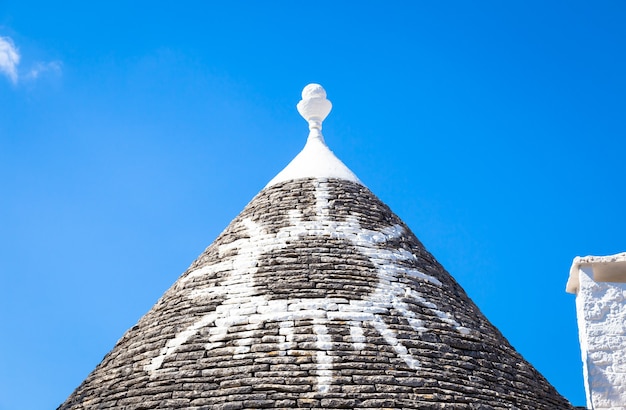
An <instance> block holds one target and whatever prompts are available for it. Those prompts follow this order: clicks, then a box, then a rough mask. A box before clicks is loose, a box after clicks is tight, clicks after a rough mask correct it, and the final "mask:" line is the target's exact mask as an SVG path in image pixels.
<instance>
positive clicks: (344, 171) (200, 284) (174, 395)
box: [60, 84, 571, 410]
mask: <svg viewBox="0 0 626 410" xmlns="http://www.w3.org/2000/svg"><path fill="white" fill-rule="evenodd" d="M330 108H331V105H330V101H328V100H327V99H326V93H325V91H324V89H323V88H321V87H320V86H319V85H315V84H311V85H309V86H307V87H306V88H305V90H304V91H303V100H302V101H301V102H300V104H298V110H299V111H300V113H301V114H302V115H303V116H304V117H305V119H306V120H307V121H308V122H309V128H310V135H309V139H308V141H307V144H306V146H305V148H304V149H303V151H302V152H301V153H300V154H298V156H297V157H296V158H294V160H293V161H292V162H291V163H290V164H289V165H288V166H287V167H286V168H285V169H284V170H283V171H282V172H281V173H280V174H278V175H277V176H276V177H275V178H274V179H273V180H272V181H270V183H269V184H268V185H267V186H266V187H265V188H264V189H263V190H262V191H261V192H260V193H259V194H258V195H257V196H256V197H255V198H254V199H252V201H251V202H250V203H249V204H248V205H247V206H246V207H245V209H244V210H243V211H242V212H241V214H239V216H237V217H236V218H235V219H234V220H233V221H232V222H231V223H230V225H228V227H227V228H226V230H225V231H224V232H223V233H222V234H221V235H220V236H219V237H218V238H217V239H216V240H215V241H214V242H213V243H212V244H211V245H210V246H209V247H208V248H207V249H206V250H205V251H204V252H203V253H202V254H201V255H200V257H199V258H198V259H197V260H196V261H195V262H193V263H192V264H191V266H190V267H189V269H188V270H187V271H186V272H184V273H183V274H182V276H181V277H180V278H179V279H178V280H177V281H176V283H174V285H173V286H172V287H171V288H170V289H169V290H168V291H167V292H165V294H164V295H163V297H162V298H161V299H160V300H159V301H158V302H157V304H156V305H155V306H154V307H153V308H152V309H151V310H150V311H149V312H148V313H147V314H146V315H145V316H144V317H143V318H141V320H140V321H139V322H138V323H137V324H136V325H135V326H133V327H132V328H131V329H130V330H128V331H127V332H126V334H125V335H124V336H123V337H122V338H121V339H120V340H119V341H118V343H117V344H116V345H115V347H114V348H113V350H112V351H111V352H110V353H109V354H108V355H107V356H106V357H105V358H104V359H103V360H102V362H101V363H100V364H99V365H98V366H97V367H96V369H95V370H94V371H93V372H92V373H91V374H90V375H89V376H88V377H87V379H86V380H85V381H84V382H83V383H82V384H81V385H80V386H79V387H78V388H77V389H76V390H75V391H74V393H73V394H72V395H71V396H70V397H69V398H68V399H67V401H66V402H65V403H63V404H62V405H61V406H60V409H104V408H119V409H156V408H181V409H182V408H185V409H252V408H320V409H321V408H323V409H340V408H341V409H345V408H351V409H381V408H386V409H418V408H421V409H437V408H441V409H533V410H536V409H546V410H555V409H570V408H571V406H570V404H569V403H568V402H567V401H566V400H565V399H564V398H563V397H561V396H560V395H559V394H558V393H557V392H556V391H555V389H554V388H553V387H552V386H551V385H550V384H549V383H548V382H547V381H546V380H545V379H544V378H543V377H542V376H541V375H540V374H539V373H538V372H537V371H536V370H535V369H534V368H533V367H532V366H531V365H530V364H529V363H528V362H526V361H525V360H524V359H523V358H522V357H521V356H520V354H519V353H517V352H516V351H515V350H514V349H513V348H512V347H511V346H510V344H509V343H508V342H507V341H506V339H505V338H504V337H503V336H502V335H501V334H500V332H499V331H498V330H497V329H496V328H495V327H494V326H493V325H491V324H490V323H489V322H488V321H487V319H486V318H485V317H484V316H483V315H482V314H481V312H480V311H479V309H478V308H477V307H476V306H475V305H474V303H473V302H472V301H471V300H470V299H469V298H468V296H467V295H466V294H465V292H464V291H463V289H461V287H460V286H459V285H458V284H457V283H456V282H455V280H454V279H453V278H452V277H451V276H450V275H449V274H448V273H447V272H446V271H445V270H444V269H443V267H442V266H441V265H440V264H439V263H438V262H437V261H436V260H435V259H434V258H433V256H432V255H431V254H430V253H428V252H427V251H426V249H424V247H423V246H422V244H421V243H420V242H419V240H418V239H417V238H416V237H415V235H413V233H412V232H411V231H410V230H409V228H408V227H407V226H406V225H405V224H404V223H403V222H402V221H401V220H400V219H399V218H398V217H397V216H396V215H394V214H393V213H392V212H391V210H390V209H389V208H388V207H387V206H386V205H385V204H383V203H382V202H381V201H380V200H379V199H378V198H377V197H376V196H375V195H374V194H373V193H372V192H370V191H369V190H368V189H367V188H366V187H365V186H364V185H363V184H361V182H360V181H359V180H358V178H357V177H356V176H355V175H354V174H353V173H352V172H351V171H350V170H349V169H348V168H347V167H346V166H345V165H344V164H343V163H342V162H341V161H340V160H339V159H337V158H336V157H335V155H334V154H333V153H332V152H331V151H330V150H329V149H328V147H327V146H326V144H325V143H324V139H323V137H322V134H321V125H322V121H323V120H324V118H325V117H326V115H328V113H329V111H330Z"/></svg>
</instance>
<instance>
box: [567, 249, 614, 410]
mask: <svg viewBox="0 0 626 410" xmlns="http://www.w3.org/2000/svg"><path fill="white" fill-rule="evenodd" d="M566 290H567V292H569V293H574V294H576V316H577V317H578V335H579V338H580V350H581V353H582V359H583V375H584V380H585V391H586V394H587V408H588V409H594V410H597V409H612V410H626V252H625V253H620V254H617V255H611V256H586V257H576V258H574V262H573V263H572V268H571V269H570V274H569V280H568V281H567V288H566Z"/></svg>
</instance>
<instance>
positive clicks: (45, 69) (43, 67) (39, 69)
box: [24, 61, 62, 80]
mask: <svg viewBox="0 0 626 410" xmlns="http://www.w3.org/2000/svg"><path fill="white" fill-rule="evenodd" d="M61 67H62V64H61V62H60V61H49V62H46V63H44V62H38V63H35V65H34V66H33V67H32V68H31V69H30V70H29V71H28V73H26V74H25V75H24V78H27V79H31V80H36V79H37V78H39V76H41V75H42V74H45V73H51V74H60V73H61Z"/></svg>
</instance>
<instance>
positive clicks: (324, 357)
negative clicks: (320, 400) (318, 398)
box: [313, 325, 333, 393]
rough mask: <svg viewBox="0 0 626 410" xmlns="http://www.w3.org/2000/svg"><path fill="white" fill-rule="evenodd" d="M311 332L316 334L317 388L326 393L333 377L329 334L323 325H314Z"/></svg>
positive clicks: (331, 346)
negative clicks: (329, 352)
mask: <svg viewBox="0 0 626 410" xmlns="http://www.w3.org/2000/svg"><path fill="white" fill-rule="evenodd" d="M313 332H314V333H315V335H316V336H317V342H316V343H315V345H316V347H317V349H318V351H317V355H316V367H317V390H318V391H319V392H320V393H326V392H327V391H328V389H329V388H330V385H331V382H332V377H333V357H332V356H330V355H329V354H328V351H329V350H332V348H333V345H332V340H331V335H329V334H328V328H327V327H326V326H325V325H314V326H313Z"/></svg>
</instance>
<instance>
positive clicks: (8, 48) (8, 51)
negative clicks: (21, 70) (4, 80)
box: [0, 37, 20, 84]
mask: <svg viewBox="0 0 626 410" xmlns="http://www.w3.org/2000/svg"><path fill="white" fill-rule="evenodd" d="M19 63H20V53H19V52H18V51H17V48H16V47H15V44H13V40H11V38H10V37H0V73H3V74H4V75H6V76H7V77H9V79H10V80H11V81H12V82H13V84H15V83H17V65H18V64H19Z"/></svg>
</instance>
